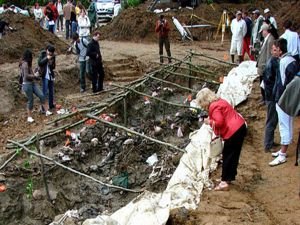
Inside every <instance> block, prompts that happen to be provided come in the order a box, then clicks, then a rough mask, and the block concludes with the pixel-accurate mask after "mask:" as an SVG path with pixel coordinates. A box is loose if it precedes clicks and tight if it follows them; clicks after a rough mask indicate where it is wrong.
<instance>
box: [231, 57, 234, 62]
mask: <svg viewBox="0 0 300 225" xmlns="http://www.w3.org/2000/svg"><path fill="white" fill-rule="evenodd" d="M231 62H232V63H234V55H231Z"/></svg>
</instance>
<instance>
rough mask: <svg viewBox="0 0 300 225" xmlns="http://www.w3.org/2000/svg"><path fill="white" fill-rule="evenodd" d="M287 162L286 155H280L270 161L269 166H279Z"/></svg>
mask: <svg viewBox="0 0 300 225" xmlns="http://www.w3.org/2000/svg"><path fill="white" fill-rule="evenodd" d="M285 162H286V157H285V156H284V155H278V156H277V157H276V158H275V159H274V160H273V161H272V162H270V163H269V166H278V165H280V164H282V163H285Z"/></svg>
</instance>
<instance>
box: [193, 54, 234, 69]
mask: <svg viewBox="0 0 300 225" xmlns="http://www.w3.org/2000/svg"><path fill="white" fill-rule="evenodd" d="M191 54H192V55H195V56H202V57H205V58H208V59H213V60H215V61H218V62H220V63H225V64H228V65H231V66H238V64H236V63H231V62H226V61H224V60H221V59H218V58H215V57H212V56H208V55H205V54H203V53H196V52H191Z"/></svg>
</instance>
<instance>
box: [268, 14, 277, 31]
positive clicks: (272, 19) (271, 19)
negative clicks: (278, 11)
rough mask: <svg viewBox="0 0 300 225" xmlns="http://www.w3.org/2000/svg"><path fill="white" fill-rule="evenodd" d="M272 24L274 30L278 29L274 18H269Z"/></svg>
mask: <svg viewBox="0 0 300 225" xmlns="http://www.w3.org/2000/svg"><path fill="white" fill-rule="evenodd" d="M269 20H270V22H271V24H273V26H274V28H275V29H277V23H276V20H275V18H274V17H273V16H270V18H269Z"/></svg>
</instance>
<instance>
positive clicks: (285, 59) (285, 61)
mask: <svg viewBox="0 0 300 225" xmlns="http://www.w3.org/2000/svg"><path fill="white" fill-rule="evenodd" d="M294 61H295V59H294V58H293V57H292V56H290V55H287V54H284V55H283V56H282V58H281V59H280V62H279V72H280V78H281V83H282V85H284V84H285V78H286V76H285V70H286V68H287V66H288V65H289V64H290V63H292V62H294Z"/></svg>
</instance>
